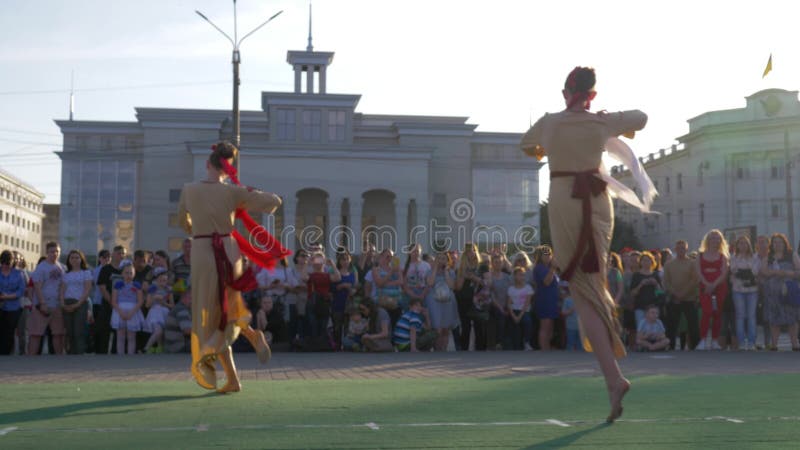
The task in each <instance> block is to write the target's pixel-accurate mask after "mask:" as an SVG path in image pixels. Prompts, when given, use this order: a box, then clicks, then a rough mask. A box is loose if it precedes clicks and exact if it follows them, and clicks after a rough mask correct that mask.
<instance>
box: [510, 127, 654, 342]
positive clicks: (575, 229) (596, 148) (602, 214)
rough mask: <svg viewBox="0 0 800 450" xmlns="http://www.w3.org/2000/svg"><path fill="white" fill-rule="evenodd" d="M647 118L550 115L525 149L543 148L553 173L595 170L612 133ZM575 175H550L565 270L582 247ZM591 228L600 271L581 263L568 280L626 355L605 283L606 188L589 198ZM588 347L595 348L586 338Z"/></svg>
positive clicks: (609, 224) (553, 222)
mask: <svg viewBox="0 0 800 450" xmlns="http://www.w3.org/2000/svg"><path fill="white" fill-rule="evenodd" d="M646 123H647V116H646V115H645V114H644V113H643V112H641V111H624V112H617V113H603V114H594V113H590V112H588V111H583V112H575V111H563V112H559V113H555V114H546V115H545V116H543V117H542V118H541V119H539V120H538V121H537V122H536V124H534V125H533V127H531V129H530V130H528V132H527V133H526V134H525V136H524V137H523V138H522V143H521V146H522V149H523V150H525V151H528V152H530V151H533V150H534V149H536V148H537V147H538V148H541V149H543V150H544V152H545V154H546V155H547V158H548V162H549V166H550V172H551V173H553V172H559V171H565V172H584V171H591V170H596V169H598V168H599V167H600V165H601V163H602V156H603V151H604V150H603V146H604V144H605V142H606V140H608V138H610V137H617V136H619V135H621V134H625V133H629V132H632V131H638V130H640V129H642V128H644V125H645V124H646ZM574 182H575V177H572V176H564V177H557V178H551V180H550V198H549V203H548V215H549V218H550V236H551V238H552V240H553V251H554V254H555V258H556V259H557V260H558V263H559V266H560V267H561V268H562V270H563V269H564V268H565V266H566V265H567V264H568V263H569V261H570V260H571V259H572V256H573V254H574V253H575V251H576V247H577V245H578V237H579V234H580V230H581V225H582V220H583V209H582V208H583V206H582V200H581V199H578V198H573V196H572V193H573V185H574ZM591 207H592V212H591V226H592V235H593V236H594V242H595V246H596V251H597V256H598V260H599V261H598V263H599V267H600V271H599V272H597V273H586V272H584V271H583V270H582V268H581V267H580V262H579V264H578V266H577V267H576V268H575V272H574V274H573V275H572V278H571V279H570V280H569V286H570V291H571V292H572V294H573V296H574V297H575V300H576V301H588V302H589V303H590V304H591V305H592V307H593V308H594V309H595V310H596V311H597V312H598V314H599V315H600V317H601V318H602V319H603V322H604V324H605V325H606V328H607V329H608V336H609V339H610V340H611V344H612V348H613V349H614V354H615V356H616V357H618V358H621V357H623V356H625V346H624V345H623V344H622V341H621V339H620V337H619V324H618V321H617V320H616V312H615V309H616V308H615V305H614V300H613V298H612V297H611V294H610V293H609V292H608V288H607V286H606V267H607V266H606V263H607V261H608V254H609V250H610V246H611V235H612V232H613V230H614V208H613V205H612V203H611V196H610V195H609V193H608V190H607V189H606V190H604V191H602V192H601V193H599V195H596V196H592V197H591ZM583 345H584V348H585V349H586V350H588V351H591V346H590V345H589V343H588V340H587V339H585V338H584V339H583Z"/></svg>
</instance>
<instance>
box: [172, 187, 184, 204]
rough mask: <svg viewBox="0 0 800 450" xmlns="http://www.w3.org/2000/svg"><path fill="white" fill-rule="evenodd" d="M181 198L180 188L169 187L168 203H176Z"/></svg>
mask: <svg viewBox="0 0 800 450" xmlns="http://www.w3.org/2000/svg"><path fill="white" fill-rule="evenodd" d="M180 200H181V190H180V189H170V190H169V202H170V203H178V202H179V201H180Z"/></svg>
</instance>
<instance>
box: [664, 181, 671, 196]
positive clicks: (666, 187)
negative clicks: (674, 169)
mask: <svg viewBox="0 0 800 450" xmlns="http://www.w3.org/2000/svg"><path fill="white" fill-rule="evenodd" d="M664 190H665V193H667V194H669V190H670V184H669V177H667V179H666V182H665V183H664Z"/></svg>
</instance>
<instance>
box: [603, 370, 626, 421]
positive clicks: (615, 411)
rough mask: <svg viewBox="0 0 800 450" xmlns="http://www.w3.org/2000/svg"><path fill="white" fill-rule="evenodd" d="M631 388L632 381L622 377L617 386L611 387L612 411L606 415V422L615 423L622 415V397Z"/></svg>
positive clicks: (609, 395)
mask: <svg viewBox="0 0 800 450" xmlns="http://www.w3.org/2000/svg"><path fill="white" fill-rule="evenodd" d="M630 388H631V382H630V381H628V380H626V379H625V378H622V379H621V380H620V381H619V382H618V383H617V384H616V386H613V387H611V388H609V391H608V397H609V401H610V402H611V413H609V415H608V417H606V423H614V421H615V420H617V419H619V418H620V417H621V416H622V410H623V408H622V398H623V397H625V394H627V393H628V390H629V389H630Z"/></svg>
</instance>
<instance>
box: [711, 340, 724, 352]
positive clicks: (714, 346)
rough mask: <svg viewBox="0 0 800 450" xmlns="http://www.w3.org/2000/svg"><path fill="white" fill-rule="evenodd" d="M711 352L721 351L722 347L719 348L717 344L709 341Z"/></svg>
mask: <svg viewBox="0 0 800 450" xmlns="http://www.w3.org/2000/svg"><path fill="white" fill-rule="evenodd" d="M711 350H722V347H720V345H719V342H717V341H711Z"/></svg>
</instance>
